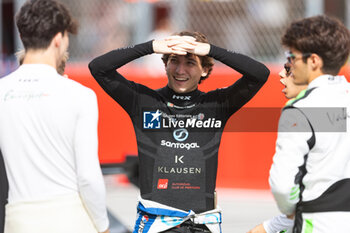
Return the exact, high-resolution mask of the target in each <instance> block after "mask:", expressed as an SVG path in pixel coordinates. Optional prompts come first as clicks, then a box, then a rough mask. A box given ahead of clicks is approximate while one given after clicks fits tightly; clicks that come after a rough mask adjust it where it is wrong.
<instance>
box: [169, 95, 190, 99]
mask: <svg viewBox="0 0 350 233" xmlns="http://www.w3.org/2000/svg"><path fill="white" fill-rule="evenodd" d="M173 99H175V100H191V96H181V95H173Z"/></svg>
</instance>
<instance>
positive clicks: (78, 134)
mask: <svg viewBox="0 0 350 233" xmlns="http://www.w3.org/2000/svg"><path fill="white" fill-rule="evenodd" d="M16 24H17V27H18V30H19V33H20V37H21V40H22V42H23V45H24V48H25V51H26V52H25V55H24V58H23V64H22V65H21V66H20V67H19V68H18V69H17V70H16V71H14V72H13V73H11V74H10V75H8V76H6V77H4V78H3V79H1V80H0V112H1V115H0V128H1V131H0V148H1V150H2V153H3V157H4V161H5V167H6V171H7V178H8V182H9V192H8V204H7V205H6V217H5V233H31V232H33V233H34V232H35V233H43V232H45V233H47V232H50V233H62V232H65V233H96V232H108V225H109V222H108V218H107V210H106V205H105V187H104V183H103V178H102V173H101V170H100V166H99V161H98V155H97V119H98V112H97V101H96V95H95V94H94V92H93V91H92V90H90V89H88V88H86V87H84V86H82V85H80V84H78V83H76V82H74V81H72V80H69V79H66V78H64V77H63V76H61V75H60V74H59V73H57V70H58V69H60V67H61V68H62V66H63V64H65V62H66V55H67V52H66V51H67V49H68V45H69V37H68V33H74V34H75V33H76V32H77V23H76V22H75V20H74V19H73V18H72V16H71V14H70V12H69V10H68V9H67V8H66V7H65V6H64V5H63V4H61V3H59V2H57V1H53V0H31V1H27V2H25V4H24V5H23V6H22V7H21V8H20V10H19V13H18V14H17V15H16ZM63 69H64V68H63Z"/></svg>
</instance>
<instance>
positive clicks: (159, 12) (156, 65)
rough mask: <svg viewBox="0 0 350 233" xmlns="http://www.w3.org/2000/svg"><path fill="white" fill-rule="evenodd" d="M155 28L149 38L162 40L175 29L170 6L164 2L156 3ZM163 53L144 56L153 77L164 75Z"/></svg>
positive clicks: (147, 68) (148, 72) (145, 65)
mask: <svg viewBox="0 0 350 233" xmlns="http://www.w3.org/2000/svg"><path fill="white" fill-rule="evenodd" d="M153 10H154V30H153V31H152V32H151V33H150V35H149V36H148V39H147V40H161V39H164V38H166V37H167V36H169V35H171V34H172V32H173V31H174V30H172V26H171V23H170V6H168V5H165V4H164V3H162V4H160V5H157V4H154V6H153ZM161 57H162V54H150V55H149V56H145V57H143V58H142V62H143V65H144V67H145V69H146V71H147V74H148V75H149V76H151V77H155V78H159V77H160V76H162V75H164V63H163V61H162V59H161Z"/></svg>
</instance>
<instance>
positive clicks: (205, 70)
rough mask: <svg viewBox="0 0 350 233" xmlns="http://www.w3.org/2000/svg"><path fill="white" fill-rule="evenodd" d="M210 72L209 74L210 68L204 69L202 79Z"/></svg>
mask: <svg viewBox="0 0 350 233" xmlns="http://www.w3.org/2000/svg"><path fill="white" fill-rule="evenodd" d="M208 72H209V68H208V67H203V71H202V75H201V76H202V77H205V76H207V75H208Z"/></svg>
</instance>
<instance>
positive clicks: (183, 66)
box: [89, 31, 270, 233]
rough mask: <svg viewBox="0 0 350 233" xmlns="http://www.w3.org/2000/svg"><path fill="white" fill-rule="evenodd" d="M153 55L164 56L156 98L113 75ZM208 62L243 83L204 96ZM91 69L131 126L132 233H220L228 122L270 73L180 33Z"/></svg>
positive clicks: (109, 56) (123, 51) (115, 54)
mask: <svg viewBox="0 0 350 233" xmlns="http://www.w3.org/2000/svg"><path fill="white" fill-rule="evenodd" d="M153 53H157V54H163V57H162V60H163V62H164V65H165V70H166V74H167V77H168V84H167V85H166V86H165V87H163V88H161V89H158V90H153V89H150V88H148V87H146V86H144V85H142V84H138V83H135V82H132V81H129V80H127V79H126V78H124V77H123V76H122V75H121V74H120V73H119V72H118V70H119V68H121V67H122V66H123V65H125V64H127V63H129V62H131V61H133V60H135V59H137V58H140V57H142V56H145V55H148V54H153ZM213 59H217V60H219V61H221V62H222V63H224V64H226V65H227V66H229V67H231V68H232V69H234V70H236V71H238V72H240V73H241V74H243V76H242V77H241V78H240V79H239V80H238V81H236V82H235V83H234V84H232V85H231V86H229V87H226V88H221V89H217V90H213V91H211V92H208V93H204V92H201V91H199V90H198V85H199V84H200V83H201V82H203V81H204V80H205V79H207V78H208V77H209V75H210V73H211V71H212V69H213V65H214V63H213ZM89 68H90V71H91V74H92V75H93V76H94V78H95V79H96V81H97V82H98V83H99V84H100V85H101V87H102V88H103V89H104V90H105V91H106V93H107V94H109V95H110V96H111V97H112V98H113V99H114V100H115V101H116V102H117V103H118V104H120V105H121V106H122V107H123V108H124V110H125V111H126V112H127V113H128V115H129V116H130V118H131V120H132V122H133V125H134V129H135V133H136V138H137V144H138V156H139V162H140V192H141V196H140V198H139V204H138V207H137V210H138V216H137V220H136V224H135V228H134V232H144V233H146V232H149V233H152V232H214V233H218V232H221V210H220V208H219V207H217V206H216V196H215V186H216V175H217V162H218V150H219V145H220V140H221V135H222V132H223V129H224V127H225V124H226V122H227V121H228V119H229V118H230V116H231V115H232V114H234V113H235V112H236V111H238V110H239V109H240V108H241V107H242V106H243V105H244V104H246V103H247V102H248V101H249V100H250V99H251V98H252V97H253V96H254V95H255V94H256V93H257V92H258V91H259V89H260V88H261V87H262V86H263V85H264V83H265V82H266V80H267V78H268V76H269V73H270V72H269V70H268V69H267V67H266V66H265V65H263V64H262V63H260V62H257V61H255V60H253V59H252V58H249V57H247V56H245V55H242V54H239V53H235V52H232V51H228V50H226V49H223V48H219V47H217V46H215V45H212V44H210V43H209V42H208V40H207V38H206V37H205V36H204V35H203V34H201V33H199V32H186V31H183V32H180V33H177V34H176V35H174V36H170V37H167V38H166V39H161V40H153V41H149V42H146V43H142V44H138V45H135V46H132V47H126V48H120V49H117V50H113V51H111V52H109V53H106V54H104V55H102V56H100V57H97V58H95V59H94V60H93V61H91V62H90V64H89ZM116 120H118V119H116Z"/></svg>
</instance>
